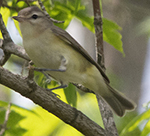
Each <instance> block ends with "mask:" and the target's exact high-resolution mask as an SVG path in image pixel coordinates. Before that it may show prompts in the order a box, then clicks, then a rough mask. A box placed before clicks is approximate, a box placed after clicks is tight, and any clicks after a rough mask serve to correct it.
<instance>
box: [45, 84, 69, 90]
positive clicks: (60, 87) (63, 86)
mask: <svg viewBox="0 0 150 136" xmlns="http://www.w3.org/2000/svg"><path fill="white" fill-rule="evenodd" d="M66 87H67V85H63V84H61V85H60V86H57V87H54V88H51V89H47V90H49V91H53V90H56V89H62V88H66Z"/></svg>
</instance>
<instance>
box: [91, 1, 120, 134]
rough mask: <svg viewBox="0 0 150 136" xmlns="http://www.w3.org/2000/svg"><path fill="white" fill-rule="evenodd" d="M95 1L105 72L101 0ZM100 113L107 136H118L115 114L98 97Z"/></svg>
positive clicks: (100, 57)
mask: <svg viewBox="0 0 150 136" xmlns="http://www.w3.org/2000/svg"><path fill="white" fill-rule="evenodd" d="M92 1H93V10H94V26H95V37H96V38H95V45H96V51H97V63H98V64H100V66H101V67H102V69H103V71H105V64H104V49H103V29H102V17H101V10H100V3H99V0H92ZM96 97H97V101H98V105H99V108H100V112H101V115H102V119H103V124H104V127H105V130H106V135H107V136H118V132H117V128H116V125H115V122H114V119H113V113H112V111H111V109H110V107H109V106H108V104H107V103H106V102H105V101H104V100H103V99H102V98H101V96H100V95H96Z"/></svg>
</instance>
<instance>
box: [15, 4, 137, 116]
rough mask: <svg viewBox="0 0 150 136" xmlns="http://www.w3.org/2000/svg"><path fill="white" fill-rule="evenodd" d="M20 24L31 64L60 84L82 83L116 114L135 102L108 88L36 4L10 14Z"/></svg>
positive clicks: (96, 67) (81, 51)
mask: <svg viewBox="0 0 150 136" xmlns="http://www.w3.org/2000/svg"><path fill="white" fill-rule="evenodd" d="M13 18H14V19H15V20H17V21H18V22H19V23H20V29H21V33H22V36H23V45H24V48H25V50H26V52H27V54H28V55H29V57H30V59H31V60H32V61H33V62H34V64H35V65H36V66H37V67H39V68H43V69H51V70H49V71H47V73H48V74H49V75H50V76H51V77H53V78H54V79H56V80H57V81H59V82H60V83H61V84H62V86H65V85H67V84H68V83H69V82H70V83H78V84H82V85H83V86H85V87H86V88H88V89H90V90H92V91H93V92H95V93H97V94H100V95H101V96H102V98H103V99H104V100H105V101H106V102H107V103H108V104H109V105H110V107H111V108H112V109H113V110H114V112H115V113H116V114H117V115H118V116H123V115H124V113H125V111H126V110H133V109H134V108H135V105H134V104H133V102H131V101H130V100H128V99H127V98H126V97H125V96H123V95H122V94H120V93H119V92H118V91H116V90H115V89H113V88H112V87H110V85H109V79H108V78H107V76H106V75H105V73H104V72H103V70H102V69H101V67H100V66H99V65H98V64H97V63H96V62H95V61H94V60H93V59H92V58H91V57H90V55H89V54H88V53H87V52H86V51H85V50H84V49H83V48H82V47H81V46H80V44H79V43H78V42H77V41H76V40H74V39H73V38H72V37H71V36H70V35H69V34H68V33H67V32H66V31H64V30H62V29H61V28H59V27H57V26H55V25H54V24H53V22H52V21H51V20H50V19H48V17H46V16H45V14H44V13H43V12H42V11H41V10H40V9H39V8H38V7H36V6H32V7H28V8H25V9H23V10H21V11H20V12H19V13H18V16H14V17H13Z"/></svg>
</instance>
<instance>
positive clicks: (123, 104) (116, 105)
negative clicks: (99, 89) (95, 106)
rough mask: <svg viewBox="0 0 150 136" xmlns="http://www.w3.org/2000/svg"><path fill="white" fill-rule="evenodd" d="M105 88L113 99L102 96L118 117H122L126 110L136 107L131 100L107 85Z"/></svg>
mask: <svg viewBox="0 0 150 136" xmlns="http://www.w3.org/2000/svg"><path fill="white" fill-rule="evenodd" d="M107 86H108V89H109V91H110V92H111V94H112V95H113V97H105V96H103V98H104V99H105V100H106V102H107V103H108V104H109V105H110V107H111V108H112V109H113V111H114V112H115V113H116V114H117V115H118V116H120V117H122V116H123V115H124V114H125V111H126V110H134V109H135V107H136V105H135V104H134V103H133V102H132V101H131V100H129V99H128V98H126V97H125V96H124V95H123V94H121V93H120V92H118V91H117V90H115V89H113V88H112V87H111V86H110V85H109V84H107Z"/></svg>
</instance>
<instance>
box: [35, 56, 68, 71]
mask: <svg viewBox="0 0 150 136" xmlns="http://www.w3.org/2000/svg"><path fill="white" fill-rule="evenodd" d="M33 69H34V70H35V71H40V72H44V71H58V72H65V71H66V69H67V60H66V59H65V58H64V56H61V63H60V66H59V68H58V69H47V68H36V67H34V68H33Z"/></svg>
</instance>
